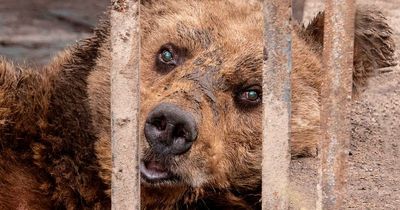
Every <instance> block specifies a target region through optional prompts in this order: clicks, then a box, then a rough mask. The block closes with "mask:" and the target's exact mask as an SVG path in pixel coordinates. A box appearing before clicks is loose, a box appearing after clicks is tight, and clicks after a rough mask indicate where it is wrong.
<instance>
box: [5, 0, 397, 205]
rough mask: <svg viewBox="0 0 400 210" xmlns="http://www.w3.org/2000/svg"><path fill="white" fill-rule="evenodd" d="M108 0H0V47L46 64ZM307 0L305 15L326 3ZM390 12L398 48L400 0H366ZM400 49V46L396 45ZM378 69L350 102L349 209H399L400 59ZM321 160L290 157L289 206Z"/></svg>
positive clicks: (308, 197) (304, 198)
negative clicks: (380, 71) (388, 67)
mask: <svg viewBox="0 0 400 210" xmlns="http://www.w3.org/2000/svg"><path fill="white" fill-rule="evenodd" d="M108 2H109V1H108V0H85V1H82V0H69V1H62V0H1V4H0V55H2V56H5V57H8V58H10V59H12V60H14V61H16V62H17V63H25V62H26V63H30V64H35V65H38V66H40V65H43V64H45V63H47V62H48V61H49V60H50V59H51V57H52V56H54V55H55V54H56V53H57V52H58V51H60V50H61V49H63V48H65V46H67V45H71V44H73V43H74V42H75V41H77V40H79V39H81V38H84V37H87V36H88V35H89V34H90V32H91V28H92V27H93V26H94V25H95V23H96V20H97V19H98V17H99V16H100V15H101V13H102V12H103V11H105V8H106V5H107V3H108ZM321 2H322V0H321V1H317V0H306V11H305V16H304V22H306V23H307V22H308V21H309V20H310V19H311V18H312V17H313V15H314V14H315V13H316V12H317V11H319V10H321V9H322V8H323V4H322V3H321ZM359 3H362V4H369V5H372V6H373V7H375V8H379V9H380V10H381V11H383V12H384V14H386V16H387V18H388V22H389V24H390V25H391V26H392V27H393V29H394V31H393V34H394V36H395V40H396V43H397V46H398V48H400V0H363V1H359ZM397 52H398V53H397V54H398V55H399V56H400V50H398V51H397ZM391 70H393V71H392V72H389V73H384V74H382V75H378V76H376V78H374V79H373V80H372V81H371V82H370V85H369V89H367V90H366V91H365V92H364V93H363V94H362V95H361V97H360V98H359V99H356V100H355V101H354V104H353V111H352V140H351V154H350V170H349V172H350V174H349V175H350V176H349V195H348V202H347V209H400V145H399V144H400V67H399V66H397V67H393V68H391ZM317 169H318V160H317V159H316V158H303V159H297V160H293V161H292V164H291V172H292V173H291V180H292V181H291V182H292V185H291V189H290V193H291V195H290V197H291V206H292V209H315V203H316V200H315V199H316V196H315V195H316V194H315V191H316V190H315V189H316V183H317V177H318V173H317Z"/></svg>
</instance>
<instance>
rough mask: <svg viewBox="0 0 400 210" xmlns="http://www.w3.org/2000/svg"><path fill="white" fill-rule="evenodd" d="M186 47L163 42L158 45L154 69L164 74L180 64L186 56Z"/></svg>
mask: <svg viewBox="0 0 400 210" xmlns="http://www.w3.org/2000/svg"><path fill="white" fill-rule="evenodd" d="M188 55H189V53H188V50H187V49H186V48H183V47H179V46H177V45H175V44H172V43H167V44H164V45H162V46H161V47H160V49H159V50H158V52H157V55H156V70H157V71H158V72H159V73H162V74H166V73H168V72H170V71H172V70H173V69H174V68H175V67H177V66H179V65H181V64H182V63H183V62H184V61H185V60H186V59H187V57H188Z"/></svg>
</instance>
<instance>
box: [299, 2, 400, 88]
mask: <svg viewBox="0 0 400 210" xmlns="http://www.w3.org/2000/svg"><path fill="white" fill-rule="evenodd" d="M302 36H303V37H304V38H305V39H306V40H308V41H311V42H312V43H313V44H312V46H313V48H314V49H315V50H316V51H317V52H319V53H322V48H323V37H324V13H323V12H321V13H319V14H318V15H317V16H316V17H315V18H314V19H313V20H312V21H311V23H310V24H309V25H308V26H307V27H306V28H305V29H303V31H302ZM394 49H395V44H394V40H393V38H392V29H391V28H390V27H389V25H388V24H387V23H386V18H385V17H384V16H383V15H382V13H381V12H379V11H376V10H373V9H368V8H358V9H357V11H356V18H355V34H354V69H353V90H354V93H357V92H359V91H360V90H362V88H363V87H365V86H366V84H367V79H368V78H369V77H371V76H373V75H374V74H376V72H377V69H378V68H383V67H389V66H394V65H396V62H395V53H394Z"/></svg>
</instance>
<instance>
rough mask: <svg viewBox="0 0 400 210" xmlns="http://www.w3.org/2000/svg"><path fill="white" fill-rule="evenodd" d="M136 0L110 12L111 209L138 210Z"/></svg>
mask: <svg viewBox="0 0 400 210" xmlns="http://www.w3.org/2000/svg"><path fill="white" fill-rule="evenodd" d="M139 5H140V3H139V1H138V0H113V1H112V10H111V48H112V53H111V57H112V64H111V135H112V137H111V138H112V160H113V170H112V179H111V185H112V195H111V196H112V198H111V202H112V209H115V210H116V209H118V210H119V209H139V208H140V195H139V193H140V182H139V173H138V163H139V155H138V145H139V143H138V142H139V141H138V113H139V59H140V51H139V15H138V14H139Z"/></svg>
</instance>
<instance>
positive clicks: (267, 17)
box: [262, 0, 291, 210]
mask: <svg viewBox="0 0 400 210" xmlns="http://www.w3.org/2000/svg"><path fill="white" fill-rule="evenodd" d="M290 2H291V1H290V0H264V49H265V50H264V53H265V55H264V59H265V60H264V67H263V105H264V108H263V127H264V130H263V139H264V140H263V161H262V179H263V180H262V182H263V183H262V207H263V209H268V210H269V209H288V207H289V204H288V201H289V198H288V197H289V196H288V192H287V191H288V183H289V164H290V153H289V134H290V133H289V131H290V127H289V119H290V100H291V90H290V72H291V25H290V15H291V7H290Z"/></svg>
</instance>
